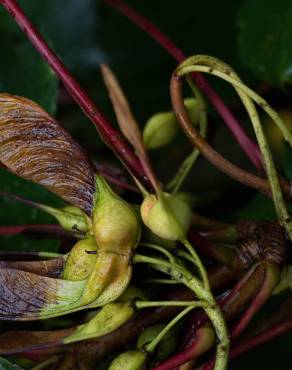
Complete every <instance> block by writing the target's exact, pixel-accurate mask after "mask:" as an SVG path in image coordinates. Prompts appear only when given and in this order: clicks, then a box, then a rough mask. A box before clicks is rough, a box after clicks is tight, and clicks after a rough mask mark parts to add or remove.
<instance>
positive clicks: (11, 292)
mask: <svg viewBox="0 0 292 370" xmlns="http://www.w3.org/2000/svg"><path fill="white" fill-rule="evenodd" d="M84 286H85V282H84V281H69V280H62V279H53V278H50V277H46V276H41V275H36V274H34V273H31V272H27V271H21V270H14V269H11V268H1V269H0V293H1V294H0V320H38V319H42V318H48V317H56V316H60V315H62V314H65V313H68V312H70V311H71V310H72V308H76V307H78V300H79V299H80V297H81V295H82V293H83V289H84Z"/></svg>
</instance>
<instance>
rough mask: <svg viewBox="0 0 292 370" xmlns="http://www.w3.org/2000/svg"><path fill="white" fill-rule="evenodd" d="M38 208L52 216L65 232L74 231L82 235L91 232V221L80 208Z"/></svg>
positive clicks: (44, 206) (43, 206)
mask: <svg viewBox="0 0 292 370" xmlns="http://www.w3.org/2000/svg"><path fill="white" fill-rule="evenodd" d="M39 208H40V209H42V210H43V211H45V212H47V213H49V214H50V215H52V216H54V217H55V218H56V219H57V220H58V222H59V224H60V225H61V226H62V227H63V229H65V230H68V231H72V230H76V231H80V232H83V233H91V232H92V222H91V219H90V218H89V217H88V216H87V214H86V213H85V212H83V211H82V210H81V209H80V208H77V207H74V206H66V207H63V208H54V207H49V206H46V205H41V206H40V207H39Z"/></svg>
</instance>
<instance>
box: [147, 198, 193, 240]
mask: <svg viewBox="0 0 292 370" xmlns="http://www.w3.org/2000/svg"><path fill="white" fill-rule="evenodd" d="M141 217H142V220H143V222H144V223H145V225H146V226H147V227H148V228H149V229H150V230H151V231H152V232H153V233H154V234H156V235H158V236H159V237H160V238H162V239H166V240H183V239H185V237H186V233H187V231H188V228H189V226H190V223H191V217H192V212H191V209H190V207H189V206H188V204H187V203H185V202H184V201H182V200H181V199H179V198H177V197H176V196H175V195H172V194H168V193H163V196H161V197H159V198H157V197H156V196H155V195H153V194H151V195H148V196H147V197H146V198H145V199H144V201H143V203H142V206H141Z"/></svg>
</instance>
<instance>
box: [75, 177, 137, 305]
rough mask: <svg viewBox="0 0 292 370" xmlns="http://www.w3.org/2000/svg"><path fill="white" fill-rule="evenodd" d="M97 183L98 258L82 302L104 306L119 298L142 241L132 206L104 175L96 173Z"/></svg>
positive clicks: (95, 225)
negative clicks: (109, 183)
mask: <svg viewBox="0 0 292 370" xmlns="http://www.w3.org/2000/svg"><path fill="white" fill-rule="evenodd" d="M96 185H97V194H96V200H95V205H94V208H93V213H92V219H93V220H92V230H93V234H94V237H95V241H96V244H97V259H96V263H95V266H94V268H93V271H92V273H91V274H90V276H89V277H88V279H87V284H86V286H85V289H84V291H83V295H82V303H83V304H88V303H92V302H93V301H96V304H101V305H102V304H105V303H108V302H112V301H114V300H116V299H117V298H118V297H119V296H120V295H121V294H122V293H123V292H124V290H125V289H126V288H127V286H128V284H129V282H130V280H131V276H132V267H131V263H130V259H131V256H132V253H133V250H134V248H135V247H136V245H137V243H138V240H139V236H140V224H139V222H138V219H137V216H136V214H135V212H134V210H133V209H132V208H131V206H130V205H129V204H127V203H126V202H125V201H124V200H123V199H121V198H120V197H118V196H117V195H116V194H115V193H114V192H113V191H112V190H111V188H110V187H109V186H108V184H107V183H106V181H105V180H104V179H103V178H102V177H101V176H96ZM99 297H100V301H98V298H99ZM98 302H99V303H98Z"/></svg>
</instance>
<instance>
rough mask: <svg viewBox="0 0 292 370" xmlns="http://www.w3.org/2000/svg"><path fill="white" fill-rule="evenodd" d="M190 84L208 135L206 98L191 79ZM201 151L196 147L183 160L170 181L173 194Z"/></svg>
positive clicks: (201, 122) (203, 129)
mask: <svg viewBox="0 0 292 370" xmlns="http://www.w3.org/2000/svg"><path fill="white" fill-rule="evenodd" d="M188 82H189V85H190V87H191V89H192V91H193V93H194V95H195V97H196V99H197V100H198V101H199V103H200V106H201V107H202V108H201V112H200V117H199V127H200V134H201V136H202V137H206V133H207V112H206V104H205V100H204V98H203V96H202V94H201V92H200V91H199V89H198V88H197V87H196V86H195V84H194V83H193V82H192V81H191V80H189V81H188ZM199 155H200V152H199V150H198V149H194V150H193V151H192V152H191V154H189V156H188V157H187V158H186V159H185V160H184V161H183V163H182V164H181V166H180V167H179V169H178V171H177V173H176V175H175V176H174V178H173V179H172V180H171V181H170V182H169V183H168V185H167V190H169V191H170V192H171V193H172V194H176V193H177V192H178V191H179V189H180V188H181V186H182V184H183V182H184V181H185V179H186V177H187V176H188V174H189V172H190V171H191V169H192V167H193V165H194V164H195V162H196V161H197V159H198V157H199Z"/></svg>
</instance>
